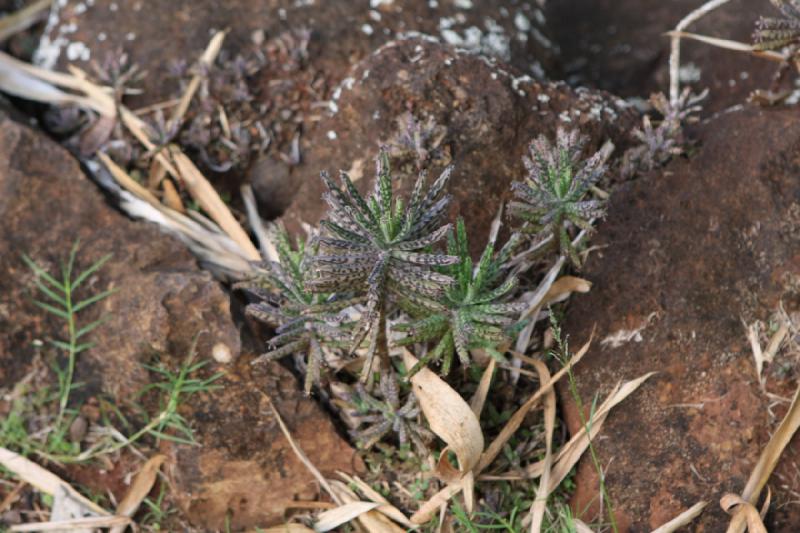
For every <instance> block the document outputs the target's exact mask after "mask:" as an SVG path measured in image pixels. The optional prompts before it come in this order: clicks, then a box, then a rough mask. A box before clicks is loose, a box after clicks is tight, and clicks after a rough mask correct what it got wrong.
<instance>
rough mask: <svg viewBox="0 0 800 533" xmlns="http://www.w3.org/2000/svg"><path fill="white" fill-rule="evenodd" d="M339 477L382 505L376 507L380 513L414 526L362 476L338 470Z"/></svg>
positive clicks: (407, 525) (399, 522)
mask: <svg viewBox="0 0 800 533" xmlns="http://www.w3.org/2000/svg"><path fill="white" fill-rule="evenodd" d="M338 474H339V477H341V478H342V479H344V480H345V481H347V482H348V483H349V484H351V485H353V486H355V487H356V488H357V489H358V490H359V491H360V492H361V493H362V494H363V495H364V496H366V497H367V498H369V499H370V500H372V501H373V502H375V503H379V504H380V506H379V507H376V508H375V510H376V511H378V512H379V513H383V514H385V515H386V516H388V517H389V518H391V519H392V520H394V521H395V522H397V523H398V524H403V525H404V526H406V527H409V528H410V527H413V524H412V523H411V521H410V520H409V519H408V518H407V517H406V515H404V514H403V513H402V512H401V511H400V510H399V509H398V508H397V507H395V506H394V505H392V504H391V503H389V500H387V499H386V498H384V497H383V496H381V494H380V493H379V492H378V491H376V490H375V489H373V488H372V487H370V486H369V485H367V484H366V483H365V482H364V481H363V480H362V479H361V478H359V477H358V476H355V477H350V476H348V475H347V474H345V473H344V472H338Z"/></svg>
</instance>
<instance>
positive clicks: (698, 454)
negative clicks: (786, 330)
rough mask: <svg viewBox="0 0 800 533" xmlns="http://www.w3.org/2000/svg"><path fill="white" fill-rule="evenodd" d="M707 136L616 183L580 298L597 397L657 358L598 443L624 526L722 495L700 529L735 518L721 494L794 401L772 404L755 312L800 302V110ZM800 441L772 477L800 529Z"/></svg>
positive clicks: (778, 522)
mask: <svg viewBox="0 0 800 533" xmlns="http://www.w3.org/2000/svg"><path fill="white" fill-rule="evenodd" d="M698 137H699V140H700V141H701V143H702V146H701V147H700V148H699V149H698V150H697V152H696V153H695V154H694V156H693V157H692V158H691V159H690V160H688V161H687V160H676V161H674V162H673V163H672V164H670V165H669V166H668V167H666V169H665V170H664V171H663V172H658V173H654V174H652V175H650V176H647V177H645V178H642V179H639V180H636V181H633V182H630V183H627V184H625V185H624V186H622V187H621V188H620V189H619V190H617V191H616V192H615V193H614V195H613V196H612V201H611V204H610V206H609V215H608V219H607V220H606V221H605V222H604V223H602V224H600V225H599V227H598V233H597V236H596V238H595V239H594V240H593V244H595V245H597V246H599V247H600V251H599V252H598V253H597V257H594V258H591V260H590V261H589V262H588V263H587V266H586V270H585V272H584V273H583V274H584V275H585V276H586V277H587V278H588V279H589V280H591V281H592V282H593V284H594V288H593V289H592V291H591V293H590V294H588V295H586V296H584V297H582V298H580V299H577V300H576V301H575V303H574V305H573V306H572V307H571V308H570V310H569V313H568V327H567V330H568V331H569V333H570V335H571V338H572V339H573V342H572V343H573V345H575V346H577V345H579V344H580V343H582V342H584V341H585V340H586V339H587V338H588V337H589V335H590V332H591V331H592V329H593V328H596V336H595V339H596V340H595V343H594V346H593V347H592V348H591V350H590V352H589V353H588V354H587V355H586V356H585V358H584V360H583V361H582V362H581V363H580V364H579V365H578V366H577V368H576V370H575V377H576V380H577V384H578V390H579V393H580V394H581V397H582V398H583V400H584V402H585V405H589V404H590V403H591V400H592V398H593V396H594V395H595V394H596V393H598V394H600V396H601V398H602V397H604V396H605V395H606V394H607V393H608V391H609V390H610V389H611V387H613V386H614V384H616V383H617V382H618V381H619V380H627V379H632V378H634V377H637V376H640V375H643V374H645V373H647V372H652V371H655V372H658V374H657V375H656V376H655V377H653V378H651V379H650V381H648V382H647V383H646V384H645V385H644V386H643V387H642V388H641V389H640V390H639V391H637V392H636V393H635V394H634V395H633V396H631V397H629V398H628V399H627V400H625V401H624V402H623V403H622V404H620V405H619V406H618V407H616V408H615V410H614V411H613V412H612V413H611V415H610V417H609V419H608V420H607V421H606V424H605V426H604V428H603V430H602V433H601V435H600V437H599V438H598V439H597V440H596V442H595V446H596V448H597V450H598V452H599V456H600V460H601V462H602V464H603V465H604V466H605V467H607V486H608V487H609V490H610V494H611V498H612V501H613V503H614V507H615V509H616V510H617V518H618V521H619V522H620V524H621V525H622V528H621V531H636V532H639V531H650V530H651V529H653V528H654V527H656V526H658V525H661V524H663V523H664V522H666V521H668V520H670V519H671V518H673V517H674V516H676V515H677V514H678V513H680V512H681V511H683V510H685V509H687V508H688V507H689V506H691V505H693V504H695V503H697V502H698V501H700V500H705V501H709V502H711V503H710V504H709V506H708V508H707V509H706V511H705V512H704V513H703V515H702V516H701V517H700V518H699V519H698V520H697V521H696V522H694V523H693V525H692V531H723V530H724V529H725V528H726V525H725V524H726V523H727V520H728V517H727V516H726V515H725V514H724V513H723V512H722V510H721V509H720V507H719V504H718V502H719V499H720V497H721V496H722V495H723V494H724V493H726V492H733V493H739V492H741V490H742V489H743V488H744V485H745V483H746V481H747V478H748V476H749V474H750V471H751V470H752V468H753V466H754V464H755V462H756V460H757V458H758V456H759V454H760V452H761V451H762V449H763V447H764V445H765V444H766V442H767V441H768V438H769V435H770V434H771V432H772V431H774V429H775V428H776V427H777V423H778V422H779V421H780V417H781V416H782V414H783V412H784V411H782V410H781V408H778V409H773V411H774V416H771V414H770V410H768V405H769V404H770V400H769V399H768V397H767V395H766V392H765V391H764V390H762V389H761V388H760V385H759V381H758V379H757V377H756V370H755V364H754V361H753V355H752V351H751V349H750V345H749V343H748V341H747V337H746V331H745V327H744V326H743V324H751V323H753V322H754V321H755V320H763V321H765V322H766V321H768V320H769V318H770V316H771V315H772V314H773V313H774V312H775V311H776V310H777V308H778V304H779V302H782V304H783V306H784V308H785V310H786V312H788V313H790V314H792V313H795V312H796V311H798V309H800V308H799V307H798V298H797V296H798V292H797V290H798V289H797V287H798V283H797V281H798V279H800V278H799V277H798V276H800V257H799V256H798V254H797V242H798V241H797V239H798V231H797V229H798V227H799V226H798V218H797V213H798V205H799V204H798V201H799V200H800V181H798V165H800V163H798V161H800V123H798V122H797V120H796V116H795V113H794V111H793V110H787V109H782V110H779V109H774V110H773V109H760V108H756V107H747V108H745V109H744V110H742V111H739V112H733V113H729V114H726V115H723V116H721V117H719V118H718V119H715V120H713V121H710V122H708V123H706V124H704V125H703V126H702V127H701V128H700V129H699V131H698ZM781 358H783V359H781ZM776 368H780V369H781V370H780V371H777V370H775V369H776ZM773 370H775V371H765V376H766V377H767V389H766V390H767V391H769V392H773V393H776V394H778V395H780V396H784V397H785V396H791V394H792V392H793V390H794V388H795V387H796V382H797V379H798V376H800V373H798V366H797V363H796V361H795V360H794V359H793V358H792V356H790V355H785V354H784V355H782V356H781V355H779V357H778V360H777V361H776V363H775V365H774V368H773ZM781 372H782V373H781ZM560 392H561V398H562V401H563V402H564V404H565V405H566V407H567V408H566V409H565V414H566V419H567V422H568V425H569V428H570V430H571V431H573V432H574V431H576V430H578V429H579V428H580V427H581V421H580V417H579V416H578V413H577V410H576V408H575V404H574V402H573V401H572V398H571V395H570V393H569V391H568V390H567V387H566V386H564V387H562V388H561V391H560ZM783 407H784V408H785V404H784V406H783ZM798 453H800V446H798V444H797V442H795V443H794V444H793V446H792V447H791V448H790V449H789V450H788V451H787V452H786V453H785V454H784V456H783V458H782V461H781V466H779V469H778V473H777V474H776V475H775V476H773V478H772V480H771V486H772V489H773V509H776V508H777V509H779V511H776V512H775V513H774V514H771V515H770V517H769V520H770V528H769V530H770V531H796V525H797V523H798V521H797V520H798V513H797V511H796V507H793V506H791V505H790V506H788V507H787V506H782V505H781V504H783V503H786V502H787V501H789V500H791V499H792V497H791V495H790V491H796V490H797V487H798V483H797V478H796V475H791V472H792V465H793V464H794V462H795V461H796V460H797V458H798ZM781 472H783V474H782V473H781ZM781 476H782V477H781ZM576 483H577V486H578V490H577V493H576V495H575V501H574V502H573V503H574V504H575V508H576V509H586V508H587V507H591V505H590V504H591V503H593V502H595V503H596V501H597V500H595V499H594V498H595V497H596V496H597V490H598V489H597V487H598V485H597V477H596V473H595V471H594V467H593V466H592V465H591V462H590V461H588V460H584V461H583V462H582V463H581V464H580V466H579V468H578V475H577V480H576ZM792 524H793V525H792Z"/></svg>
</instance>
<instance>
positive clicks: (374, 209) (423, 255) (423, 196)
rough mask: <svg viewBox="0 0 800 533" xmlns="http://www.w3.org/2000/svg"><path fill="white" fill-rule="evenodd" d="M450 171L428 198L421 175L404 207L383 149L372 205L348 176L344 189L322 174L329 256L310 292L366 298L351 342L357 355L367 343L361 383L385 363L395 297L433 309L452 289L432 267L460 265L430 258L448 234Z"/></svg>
mask: <svg viewBox="0 0 800 533" xmlns="http://www.w3.org/2000/svg"><path fill="white" fill-rule="evenodd" d="M451 171H452V168H451V167H448V168H447V169H446V170H445V171H444V172H443V173H442V174H441V175H440V176H439V178H438V179H437V180H436V181H435V182H434V183H433V185H432V186H431V187H430V188H429V189H428V191H427V192H424V191H423V187H424V185H425V173H420V175H419V178H418V179H417V181H416V184H415V185H414V189H413V191H412V193H411V197H410V198H409V200H408V202H407V203H406V202H404V201H403V199H402V198H397V199H395V198H394V196H393V192H392V175H391V170H390V168H389V155H388V152H387V151H386V149H385V148H382V149H381V151H380V154H379V156H378V158H377V178H376V180H375V188H374V190H373V192H372V194H370V195H369V197H368V198H364V197H362V195H361V193H359V192H358V190H357V189H356V187H355V185H354V184H353V182H352V181H351V179H350V177H349V176H348V175H347V174H346V173H344V172H342V173H341V174H340V176H341V184H342V188H339V187H338V186H337V185H336V184H335V183H334V182H333V180H332V179H331V178H330V177H329V176H328V175H327V174H326V173H322V180H323V181H324V182H325V185H326V186H327V188H328V192H327V193H326V194H325V196H324V198H325V200H326V202H327V203H328V206H329V210H328V218H327V220H324V221H323V222H322V226H323V227H324V228H325V230H326V231H327V233H326V235H324V236H323V237H321V238H320V244H321V246H320V248H321V249H322V250H323V252H324V253H322V254H320V255H316V256H315V257H314V259H313V267H312V273H313V275H312V277H311V278H310V279H308V280H307V281H306V287H307V288H308V290H310V291H311V292H313V293H332V292H336V293H339V292H351V293H354V294H356V295H365V300H366V303H365V306H364V307H365V308H364V310H363V312H362V314H361V317H360V319H359V321H358V323H357V324H356V325H355V327H354V332H353V336H352V339H351V352H353V351H355V350H356V349H357V348H358V347H359V346H360V345H361V343H362V342H363V341H364V340H365V339H367V336H369V339H368V342H367V355H366V361H365V364H364V367H363V371H362V381H366V380H367V378H369V377H370V376H371V375H372V365H373V359H374V357H375V354H376V353H377V352H379V351H380V353H381V355H382V356H384V357H386V356H388V353H387V349H386V341H385V330H386V327H385V324H386V315H387V305H388V303H389V302H390V297H395V298H396V297H401V298H404V299H408V300H412V301H415V302H420V303H424V302H429V301H432V300H434V299H436V298H439V297H440V296H441V295H442V294H443V293H444V292H445V291H446V290H447V288H448V287H449V286H450V285H451V284H452V282H453V279H452V278H451V277H450V276H447V275H445V274H442V273H440V272H437V271H436V270H435V269H434V267H438V266H446V265H452V264H455V263H457V262H458V257H456V256H451V255H443V254H439V253H434V252H430V251H429V248H430V247H431V246H432V245H434V244H436V243H437V242H439V241H440V240H442V239H443V238H444V237H445V236H446V235H447V232H448V231H449V229H450V225H449V224H447V225H443V219H444V217H445V215H446V211H447V206H448V204H449V202H450V196H449V195H447V194H443V192H444V189H445V186H446V185H447V183H448V181H449V179H450V175H451Z"/></svg>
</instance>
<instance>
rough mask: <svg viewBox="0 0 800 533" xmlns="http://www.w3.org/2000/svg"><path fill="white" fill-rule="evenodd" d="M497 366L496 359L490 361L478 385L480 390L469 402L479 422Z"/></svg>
mask: <svg viewBox="0 0 800 533" xmlns="http://www.w3.org/2000/svg"><path fill="white" fill-rule="evenodd" d="M496 366H497V360H496V359H494V358H492V359H489V364H488V365H486V369H485V370H484V371H483V374H482V375H481V381H480V383H478V389H477V390H476V391H475V394H473V395H472V398H471V399H470V401H469V406H470V408H471V409H472V412H473V413H475V416H476V417H477V418H478V420H480V418H481V413H482V412H483V405H484V404H485V403H486V396H488V394H489V387H490V386H491V385H492V376H493V375H494V369H495V367H496Z"/></svg>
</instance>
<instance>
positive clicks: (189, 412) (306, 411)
mask: <svg viewBox="0 0 800 533" xmlns="http://www.w3.org/2000/svg"><path fill="white" fill-rule="evenodd" d="M242 359H243V361H241V362H240V363H238V364H237V365H235V367H234V368H232V369H231V371H230V372H229V373H228V374H227V375H226V376H225V377H224V378H223V379H222V380H220V381H219V382H218V384H220V385H222V389H221V390H218V391H215V392H214V393H213V394H209V395H203V396H202V397H200V399H198V400H196V401H192V404H191V406H187V408H186V411H185V412H184V415H185V416H188V417H189V418H190V419H191V420H193V421H194V426H195V429H196V432H195V435H196V436H197V437H198V443H199V446H175V445H169V446H168V447H167V448H168V453H169V455H170V457H171V461H170V467H169V474H170V478H171V480H172V484H173V487H174V488H175V489H176V490H175V491H174V494H175V496H176V497H177V499H178V503H179V504H180V506H181V507H182V509H183V510H184V511H185V512H186V514H187V516H188V517H189V519H190V520H191V522H192V523H193V524H194V525H195V526H197V527H199V528H202V529H203V530H222V529H223V528H224V527H225V524H226V520H230V527H231V528H232V529H234V530H240V529H245V528H252V527H256V526H260V527H263V526H267V525H272V524H275V523H279V522H281V521H282V520H283V519H284V518H285V517H286V516H288V515H287V513H288V512H289V510H290V509H291V502H292V501H296V500H305V501H311V500H316V499H317V498H318V497H319V496H320V495H321V493H320V487H319V485H318V483H317V482H316V480H315V478H314V476H313V475H312V474H311V473H309V472H308V469H307V468H306V467H305V466H304V465H303V464H302V463H301V462H300V460H299V459H298V458H297V456H296V455H295V453H294V452H293V451H292V449H291V447H290V445H289V442H288V441H287V440H286V438H285V437H284V435H283V433H282V432H281V430H280V427H279V426H278V422H277V420H276V419H275V416H274V415H273V413H272V410H271V409H270V406H269V400H268V399H267V398H268V397H269V398H270V399H271V400H272V402H274V404H275V406H276V408H277V409H278V412H279V413H280V415H281V418H283V420H284V421H285V422H286V424H287V426H288V428H289V431H290V432H291V434H292V437H294V439H296V440H297V441H298V443H299V445H300V447H301V448H302V449H303V451H304V452H305V454H306V455H307V456H308V457H309V459H310V460H311V462H312V463H314V465H315V466H316V467H317V468H318V469H319V470H320V472H322V473H323V475H325V476H328V477H331V478H332V477H333V476H334V475H335V473H336V471H345V472H353V471H358V470H360V469H362V468H363V466H362V463H361V462H360V459H359V458H358V457H357V456H356V454H355V450H353V448H351V447H350V445H349V444H348V443H347V442H346V441H345V440H344V439H342V438H341V437H340V436H339V435H338V434H337V433H336V430H335V428H334V427H333V424H332V423H331V421H330V420H329V419H328V417H327V415H326V414H325V413H324V411H322V409H321V408H320V407H319V405H318V404H317V403H316V402H315V401H314V400H313V399H311V398H308V397H306V396H305V395H304V394H303V392H302V390H301V389H299V388H298V386H297V380H296V379H295V377H294V376H293V375H292V374H291V373H289V371H287V370H286V369H285V368H283V367H282V366H281V365H279V364H277V363H270V364H268V365H258V366H257V367H253V366H251V365H250V361H251V360H252V358H242Z"/></svg>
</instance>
